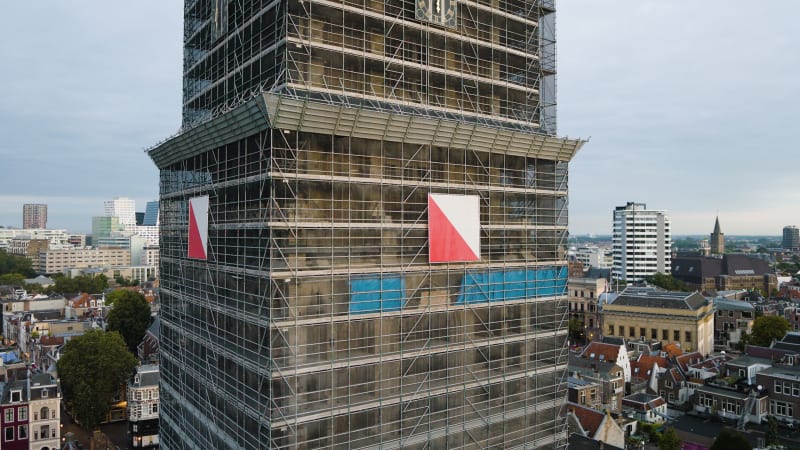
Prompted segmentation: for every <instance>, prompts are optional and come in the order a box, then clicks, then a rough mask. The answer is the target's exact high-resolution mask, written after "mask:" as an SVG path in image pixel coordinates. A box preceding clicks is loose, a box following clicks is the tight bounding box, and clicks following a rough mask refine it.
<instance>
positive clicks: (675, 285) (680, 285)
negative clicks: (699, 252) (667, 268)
mask: <svg viewBox="0 0 800 450" xmlns="http://www.w3.org/2000/svg"><path fill="white" fill-rule="evenodd" d="M647 282H648V283H650V284H653V285H656V286H658V287H660V288H662V289H666V290H668V291H686V290H688V288H687V287H686V284H685V283H684V282H683V281H681V280H679V279H677V278H675V277H673V276H672V275H664V274H663V273H657V274H655V275H653V276H650V277H647Z"/></svg>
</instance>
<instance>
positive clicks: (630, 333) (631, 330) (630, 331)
mask: <svg viewBox="0 0 800 450" xmlns="http://www.w3.org/2000/svg"><path fill="white" fill-rule="evenodd" d="M628 336H630V337H636V330H635V329H634V328H633V327H628Z"/></svg>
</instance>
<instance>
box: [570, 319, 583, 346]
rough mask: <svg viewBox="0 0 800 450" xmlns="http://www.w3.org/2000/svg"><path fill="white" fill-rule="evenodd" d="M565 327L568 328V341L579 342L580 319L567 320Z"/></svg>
mask: <svg viewBox="0 0 800 450" xmlns="http://www.w3.org/2000/svg"><path fill="white" fill-rule="evenodd" d="M567 326H568V328H569V337H570V339H572V340H573V341H579V340H581V339H582V335H583V322H582V321H581V320H580V319H578V318H576V317H573V318H571V319H569V323H568V324H567Z"/></svg>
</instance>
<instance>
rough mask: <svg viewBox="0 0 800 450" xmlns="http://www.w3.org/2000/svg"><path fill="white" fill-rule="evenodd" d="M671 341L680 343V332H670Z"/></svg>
mask: <svg viewBox="0 0 800 450" xmlns="http://www.w3.org/2000/svg"><path fill="white" fill-rule="evenodd" d="M672 340H673V341H675V342H680V341H681V330H672Z"/></svg>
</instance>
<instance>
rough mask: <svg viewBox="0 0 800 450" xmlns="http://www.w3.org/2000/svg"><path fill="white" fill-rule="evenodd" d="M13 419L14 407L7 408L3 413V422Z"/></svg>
mask: <svg viewBox="0 0 800 450" xmlns="http://www.w3.org/2000/svg"><path fill="white" fill-rule="evenodd" d="M13 421H14V408H8V409H7V410H6V413H5V418H4V419H3V423H9V422H13Z"/></svg>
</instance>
